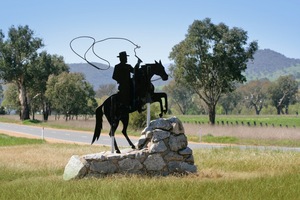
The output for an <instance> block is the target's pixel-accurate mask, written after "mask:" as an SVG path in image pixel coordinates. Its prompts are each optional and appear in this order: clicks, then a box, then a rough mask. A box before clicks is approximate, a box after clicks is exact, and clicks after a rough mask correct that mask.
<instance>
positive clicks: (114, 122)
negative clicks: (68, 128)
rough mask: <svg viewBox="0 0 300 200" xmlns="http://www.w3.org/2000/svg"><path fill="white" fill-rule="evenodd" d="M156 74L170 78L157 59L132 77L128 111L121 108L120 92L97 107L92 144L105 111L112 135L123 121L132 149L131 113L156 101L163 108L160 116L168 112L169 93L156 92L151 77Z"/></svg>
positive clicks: (96, 138) (124, 131)
mask: <svg viewBox="0 0 300 200" xmlns="http://www.w3.org/2000/svg"><path fill="white" fill-rule="evenodd" d="M154 75H157V76H160V77H161V78H162V80H164V81H166V80H168V74H167V73H166V71H165V69H164V66H163V65H162V63H161V61H159V62H156V61H155V63H151V64H145V65H143V66H141V67H140V68H139V69H138V70H137V72H136V74H135V76H134V77H133V78H132V80H134V81H132V82H133V84H134V87H133V88H134V91H133V92H132V103H131V106H130V108H129V109H128V110H126V112H124V110H122V109H120V107H121V105H120V95H119V94H118V93H117V94H113V95H111V96H110V97H108V98H107V99H106V100H105V101H104V102H103V104H102V105H100V106H99V107H98V108H97V109H96V125H95V130H94V136H93V140H92V143H91V144H93V143H94V142H95V141H96V140H98V139H99V137H100V134H101V130H102V122H103V112H104V115H105V116H106V118H107V121H108V122H109V124H110V126H111V128H110V132H109V135H110V137H114V134H115V131H116V130H117V128H118V125H119V122H120V121H121V122H122V124H123V129H122V133H123V135H124V136H125V138H126V140H127V142H128V143H129V145H130V146H131V147H132V149H135V146H134V144H133V143H132V142H131V140H130V139H129V137H128V135H127V127H128V122H129V113H132V112H135V111H139V112H142V111H143V107H144V106H145V104H146V103H154V102H159V103H160V110H161V113H160V114H159V116H160V117H162V115H163V113H166V112H167V110H168V100H167V94H166V93H163V92H159V93H155V92H154V89H155V88H154V85H153V84H152V82H151V78H152V77H153V76H154ZM162 99H164V105H165V108H163V102H162ZM113 142H114V147H115V150H116V152H117V153H120V150H119V148H118V145H117V142H116V139H115V138H114V141H113Z"/></svg>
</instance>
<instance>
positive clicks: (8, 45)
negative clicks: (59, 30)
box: [0, 25, 97, 121]
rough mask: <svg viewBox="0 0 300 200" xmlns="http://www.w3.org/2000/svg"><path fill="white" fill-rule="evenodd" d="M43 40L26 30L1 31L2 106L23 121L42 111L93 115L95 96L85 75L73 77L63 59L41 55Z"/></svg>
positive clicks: (13, 28)
mask: <svg viewBox="0 0 300 200" xmlns="http://www.w3.org/2000/svg"><path fill="white" fill-rule="evenodd" d="M43 46H44V44H43V41H42V39H41V38H38V37H35V35H34V32H33V31H32V30H31V29H30V28H29V27H28V26H27V25H26V26H18V27H14V26H12V27H10V28H9V30H8V34H7V37H5V34H4V33H3V31H2V30H0V79H1V80H2V81H3V83H4V84H5V85H6V87H7V89H6V90H5V92H4V97H5V98H4V101H3V102H2V106H3V107H6V108H7V109H15V110H17V111H18V112H19V114H20V119H21V120H26V119H30V113H31V114H32V115H33V119H34V113H35V112H36V111H40V110H41V111H42V113H43V119H44V120H45V121H46V120H48V116H49V114H51V112H52V111H53V110H55V111H56V112H57V113H61V114H64V115H65V116H66V119H67V117H68V116H69V115H70V114H75V115H76V114H79V113H92V112H93V111H94V108H95V107H96V106H97V103H96V100H95V98H94V96H95V92H94V91H93V88H92V86H91V84H89V83H88V82H87V81H86V80H85V77H84V76H83V74H80V73H70V72H69V67H68V65H66V63H65V62H64V59H63V57H62V56H58V55H51V54H49V53H47V52H46V51H42V47H43Z"/></svg>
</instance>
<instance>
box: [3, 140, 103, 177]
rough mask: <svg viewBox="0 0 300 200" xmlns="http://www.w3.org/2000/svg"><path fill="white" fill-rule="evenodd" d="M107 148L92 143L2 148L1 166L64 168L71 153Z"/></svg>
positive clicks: (39, 168)
mask: <svg viewBox="0 0 300 200" xmlns="http://www.w3.org/2000/svg"><path fill="white" fill-rule="evenodd" d="M103 149H107V148H105V147H101V146H97V145H96V146H91V145H75V144H74V145H65V144H43V145H20V146H12V147H1V148H0V168H1V167H6V168H9V169H14V170H17V171H19V170H25V171H26V170H30V171H31V170H35V171H38V170H45V169H46V170H48V169H52V170H57V169H62V168H64V166H65V165H66V164H67V162H68V158H70V157H71V155H84V154H89V153H93V152H99V151H101V150H103Z"/></svg>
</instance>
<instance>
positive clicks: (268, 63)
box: [245, 49, 300, 81]
mask: <svg viewBox="0 0 300 200" xmlns="http://www.w3.org/2000/svg"><path fill="white" fill-rule="evenodd" d="M288 74H293V75H294V76H295V77H296V78H297V79H300V59H294V58H287V57H286V56H284V55H282V54H280V53H278V52H276V51H273V50H270V49H263V50H258V51H257V52H256V53H255V54H254V60H253V61H250V62H249V63H248V64H247V70H246V72H245V75H246V77H247V80H248V81H249V80H255V79H261V78H268V79H269V80H271V81H273V80H276V79H277V78H278V77H279V76H282V75H288Z"/></svg>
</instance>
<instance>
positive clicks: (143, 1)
mask: <svg viewBox="0 0 300 200" xmlns="http://www.w3.org/2000/svg"><path fill="white" fill-rule="evenodd" d="M0 7H1V12H0V29H2V31H3V32H4V33H5V35H7V31H8V29H9V28H10V27H11V26H12V25H14V26H16V27H17V26H19V25H22V26H24V25H29V28H30V29H32V30H34V31H35V36H37V37H40V38H42V39H43V41H44V43H45V47H44V48H43V50H46V51H47V52H48V53H50V54H58V55H62V56H63V57H64V58H65V61H66V62H67V63H76V62H84V61H83V60H81V59H80V58H79V57H77V56H76V55H75V54H74V53H73V52H72V51H71V49H70V46H69V43H70V41H71V40H72V39H73V38H75V37H78V36H82V35H84V36H92V37H94V38H95V39H96V40H102V39H105V38H108V37H124V38H127V39H129V40H131V41H132V42H134V43H136V44H138V45H139V46H141V48H139V49H137V51H136V52H137V55H138V56H139V57H140V58H141V59H142V60H143V61H144V63H151V62H153V61H154V60H160V59H161V61H162V62H163V63H169V62H170V60H169V58H168V57H169V53H170V52H171V50H172V47H173V46H174V45H176V44H178V43H179V42H180V41H182V40H183V39H184V38H185V34H186V33H187V30H188V27H189V25H191V24H192V23H193V21H194V20H203V19H204V18H207V17H208V18H211V20H212V22H213V23H215V24H218V23H220V22H223V23H225V24H226V25H228V26H229V27H239V28H242V29H244V30H245V31H247V32H248V37H249V42H250V41H253V40H257V41H258V44H259V48H260V49H272V50H275V51H277V52H279V53H282V54H283V55H285V56H287V57H290V58H300V39H299V36H300V0H251V1H246V0H245V1H242V0H226V1H225V0H223V1H221V0H219V1H217V0H126V1H125V0H124V1H121V0H106V1H104V0H48V1H45V0H44V1H42V0H0ZM91 42H92V41H91V40H89V39H79V40H76V41H74V43H73V46H74V48H75V49H76V50H77V51H78V53H80V54H84V52H85V51H86V49H87V48H88V47H89V46H90V44H91ZM133 48H134V46H133V45H132V44H131V43H129V42H126V41H124V40H108V41H105V42H102V43H98V44H97V45H96V46H95V52H96V53H97V54H98V55H99V56H101V57H103V58H105V59H107V60H108V61H109V62H110V63H111V65H115V64H116V63H117V62H118V59H117V57H116V56H117V55H118V53H119V52H120V51H123V50H126V51H127V53H128V54H130V57H129V60H128V61H129V63H131V64H132V65H134V64H135V62H136V58H135V57H134V52H133ZM88 58H89V60H90V61H93V62H103V61H101V60H99V59H98V58H96V57H93V56H92V54H88Z"/></svg>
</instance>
